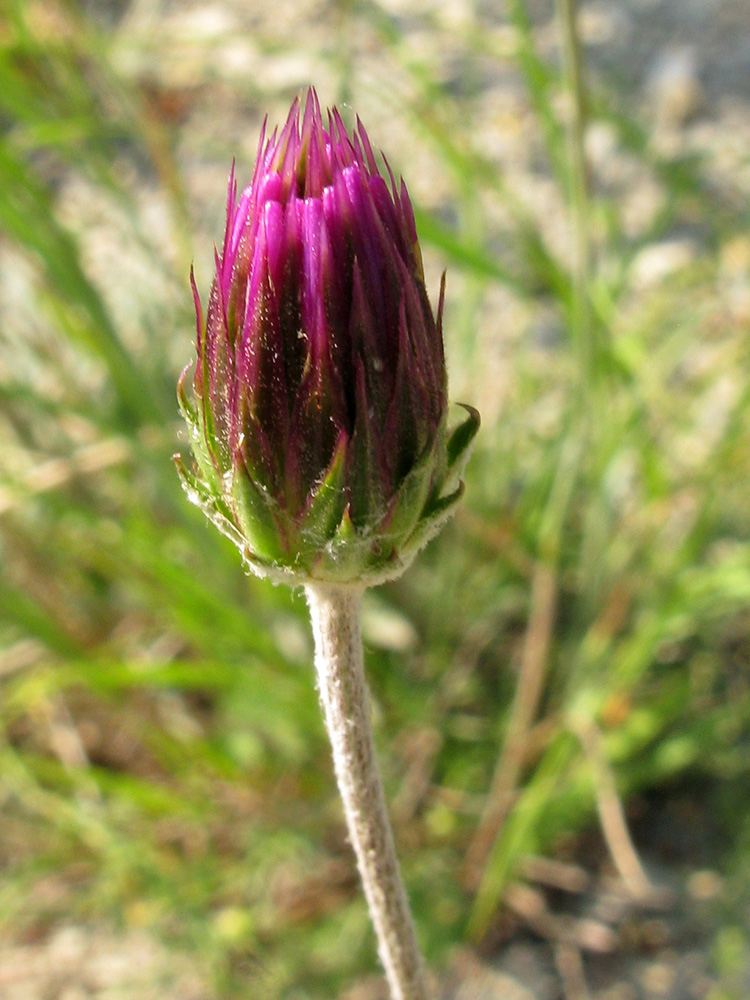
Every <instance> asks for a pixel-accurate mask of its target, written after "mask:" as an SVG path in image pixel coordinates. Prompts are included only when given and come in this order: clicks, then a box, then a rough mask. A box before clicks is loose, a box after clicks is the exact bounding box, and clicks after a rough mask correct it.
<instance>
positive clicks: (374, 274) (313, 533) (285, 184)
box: [178, 90, 478, 582]
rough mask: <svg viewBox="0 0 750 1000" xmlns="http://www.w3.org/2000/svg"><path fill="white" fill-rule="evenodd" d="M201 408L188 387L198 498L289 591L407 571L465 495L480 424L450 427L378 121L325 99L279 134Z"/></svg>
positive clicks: (223, 264)
mask: <svg viewBox="0 0 750 1000" xmlns="http://www.w3.org/2000/svg"><path fill="white" fill-rule="evenodd" d="M191 280H192V284H193V294H194V298H195V308H196V314H197V329H198V334H197V363H196V367H195V371H194V374H193V379H192V387H193V400H192V401H190V400H189V399H188V397H187V394H186V392H185V384H184V383H185V380H186V375H187V370H186V372H183V375H182V378H181V379H180V384H179V387H178V393H179V398H180V404H181V409H182V411H183V414H184V416H185V418H186V420H187V421H188V424H189V425H190V427H191V431H192V434H191V443H192V445H193V450H194V453H195V458H196V463H197V465H196V468H195V469H194V470H193V471H192V472H191V471H188V470H187V469H185V468H184V467H183V466H181V464H180V463H178V465H179V467H180V470H181V475H182V478H183V483H184V485H185V487H186V490H187V492H188V495H189V497H190V499H191V500H193V502H195V503H197V504H199V505H200V506H201V507H203V508H204V510H205V511H206V513H207V514H208V515H209V516H210V517H211V519H212V520H213V521H214V522H215V523H216V524H217V526H218V527H219V528H220V529H221V530H222V531H224V532H225V533H226V534H228V535H229V536H230V537H231V538H232V539H233V540H234V541H235V542H236V543H237V545H238V547H239V548H240V550H241V552H242V554H243V556H244V558H245V560H246V561H247V563H248V565H249V566H250V568H251V569H253V570H254V571H255V572H258V573H259V574H261V575H268V576H271V577H272V578H274V579H286V580H289V581H290V582H304V581H306V580H309V579H319V580H330V581H354V580H364V581H376V580H379V579H385V578H388V577H389V576H393V575H396V574H397V573H398V572H400V571H401V570H402V569H403V568H404V567H405V566H406V565H407V564H408V563H409V562H410V561H411V559H412V558H413V555H414V553H415V552H416V551H417V549H418V548H419V547H420V546H421V545H422V544H424V542H425V541H426V540H427V539H428V538H429V537H431V535H432V534H434V533H435V531H436V530H437V527H438V525H439V524H440V523H442V521H443V520H445V518H446V517H447V516H448V514H449V512H450V511H451V510H452V508H453V507H454V506H455V503H456V502H457V500H458V499H459V497H460V494H461V491H462V485H461V484H460V482H459V480H458V475H459V472H460V469H459V468H458V466H459V465H460V464H461V463H460V459H461V456H462V455H464V454H465V453H466V451H467V448H468V445H469V443H470V441H471V438H472V437H473V435H474V433H475V431H476V429H477V427H478V416H477V414H476V412H475V411H473V410H471V409H470V408H467V409H469V417H468V419H467V420H466V421H465V422H464V423H463V424H462V425H461V426H460V427H459V428H458V429H457V431H454V433H453V434H452V435H451V436H450V437H449V436H448V434H447V432H446V410H447V394H446V373H445V362H444V356H443V343H442V333H441V321H442V305H443V289H442V288H441V293H440V301H439V305H438V310H437V318H435V317H434V316H433V312H432V309H431V307H430V304H429V301H428V298H427V292H426V290H425V285H424V274H423V270H422V258H421V253H420V249H419V244H418V242H417V233H416V227H415V223H414V213H413V211H412V207H411V202H410V200H409V196H408V194H407V191H406V187H405V185H404V183H403V181H402V182H401V183H400V184H397V183H396V181H395V179H394V177H393V175H392V173H391V171H390V168H388V167H387V165H386V167H385V176H384V175H383V173H382V172H381V170H380V169H379V168H378V163H377V161H376V158H375V154H374V153H373V150H372V147H371V145H370V142H369V140H368V138H367V134H366V132H365V130H364V128H363V127H362V125H361V123H360V122H359V121H358V122H357V127H356V128H355V129H354V130H353V131H352V132H351V133H349V132H347V130H346V128H345V126H344V123H343V121H342V119H341V116H340V115H339V112H338V111H337V110H336V109H335V108H334V109H333V110H331V111H330V112H328V114H327V118H326V120H325V121H324V118H323V115H322V114H321V110H320V106H319V104H318V100H317V97H316V95H315V92H314V91H312V90H311V91H310V92H309V93H308V95H307V99H306V102H305V104H304V108H301V106H300V103H299V101H298V100H295V102H294V104H293V105H292V108H291V111H290V113H289V117H288V118H287V121H286V124H285V125H284V127H283V128H282V129H281V131H280V132H278V133H277V132H274V133H273V134H272V135H271V136H270V138H267V137H266V135H265V126H264V129H263V132H262V134H261V138H260V143H259V147H258V157H257V161H256V165H255V172H254V174H253V178H252V181H251V182H250V184H249V185H248V187H246V188H245V190H244V191H243V192H242V194H241V195H240V198H239V200H237V191H236V183H235V179H234V168H233V169H232V174H231V176H230V181H229V196H228V203H227V224H226V231H225V234H224V242H223V246H222V249H221V252H220V253H217V254H216V275H215V277H214V281H213V285H212V287H211V293H210V296H209V299H208V305H207V309H206V314H205V318H204V315H203V310H202V307H201V302H200V298H199V296H198V292H197V289H196V286H195V281H194V279H193V278H192V275H191Z"/></svg>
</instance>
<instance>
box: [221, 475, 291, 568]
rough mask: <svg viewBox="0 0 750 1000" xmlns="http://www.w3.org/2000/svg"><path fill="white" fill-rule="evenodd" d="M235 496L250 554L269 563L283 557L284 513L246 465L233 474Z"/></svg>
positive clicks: (240, 523) (233, 493)
mask: <svg viewBox="0 0 750 1000" xmlns="http://www.w3.org/2000/svg"><path fill="white" fill-rule="evenodd" d="M232 499H233V501H234V508H235V513H236V515H237V521H238V522H239V527H240V533H241V535H242V537H243V539H244V542H245V544H246V546H247V548H248V549H249V550H250V553H251V554H252V555H254V556H256V557H258V558H259V559H261V560H267V561H268V562H270V563H277V562H279V561H280V560H282V559H284V556H285V553H284V548H285V546H284V535H285V532H284V528H283V516H282V514H283V512H282V511H281V508H280V507H279V506H278V504H277V503H276V501H275V500H273V499H272V497H270V496H269V494H268V493H267V492H266V491H265V490H264V489H263V487H262V486H259V485H258V484H257V483H255V482H254V481H253V479H252V477H251V476H250V474H249V473H248V471H247V469H246V468H245V467H244V466H240V468H238V469H236V470H235V471H234V473H233V475H232ZM243 552H244V547H243Z"/></svg>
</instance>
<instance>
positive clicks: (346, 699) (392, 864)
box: [306, 584, 428, 1000]
mask: <svg viewBox="0 0 750 1000" xmlns="http://www.w3.org/2000/svg"><path fill="white" fill-rule="evenodd" d="M306 589H307V600H308V604H309V605H310V617H311V619H312V628H313V635H314V637H315V669H316V672H317V675H318V687H319V689H320V700H321V702H322V705H323V713H324V716H325V723H326V728H327V730H328V736H329V738H330V740H331V747H332V749H333V764H334V769H335V771H336V780H337V781H338V786H339V792H340V793H341V799H342V801H343V804H344V813H345V815H346V823H347V826H348V829H349V837H350V839H351V842H352V846H353V847H354V852H355V854H356V856H357V864H358V866H359V873H360V876H361V878H362V885H363V887H364V890H365V896H366V897H367V904H368V906H369V908H370V916H371V917H372V922H373V924H374V926H375V933H376V934H377V938H378V952H379V954H380V960H381V962H382V963H383V967H384V968H385V973H386V976H387V978H388V983H389V986H390V989H391V995H392V997H393V1000H427V998H428V992H427V981H426V977H425V972H424V967H423V965H422V958H421V955H420V953H419V947H418V945H417V938H416V933H415V931H414V923H413V920H412V916H411V912H410V910H409V904H408V902H407V899H406V893H405V891H404V886H403V883H402V881H401V874H400V872H399V866H398V861H397V860H396V850H395V847H394V843H393V833H392V831H391V824H390V821H389V819H388V812H387V809H386V804H385V795H384V794H383V786H382V785H381V782H380V776H379V774H378V769H377V764H376V762H375V745H374V742H373V737H372V727H371V725H370V709H369V697H368V692H367V686H366V683H365V675H364V664H363V656H362V638H361V635H360V626H359V620H360V605H361V599H362V592H361V590H359V589H358V588H353V587H343V586H334V585H328V584H325V585H324V584H308V586H307V588H306Z"/></svg>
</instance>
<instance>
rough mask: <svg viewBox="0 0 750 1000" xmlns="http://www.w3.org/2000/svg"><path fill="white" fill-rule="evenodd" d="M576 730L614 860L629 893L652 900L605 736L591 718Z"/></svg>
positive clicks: (579, 720)
mask: <svg viewBox="0 0 750 1000" xmlns="http://www.w3.org/2000/svg"><path fill="white" fill-rule="evenodd" d="M573 730H574V732H575V734H576V736H577V737H578V739H579V740H580V741H581V746H582V747H583V751H584V753H585V754H586V757H587V758H588V761H589V763H590V765H591V772H592V776H593V779H594V791H595V794H596V807H597V810H598V812H599V819H600V821H601V826H602V832H603V834H604V839H605V840H606V842H607V847H608V848H609V852H610V854H611V856H612V861H613V862H614V864H615V867H616V868H617V871H618V873H619V874H620V877H621V878H622V881H623V883H624V884H625V887H626V888H627V890H628V892H629V893H630V894H631V895H632V896H633V897H634V898H635V899H639V900H643V899H650V898H652V897H654V896H655V895H656V890H655V889H654V887H653V886H652V885H651V882H650V881H649V879H648V876H647V875H646V872H645V871H644V869H643V865H642V864H641V861H640V858H639V857H638V852H637V851H636V849H635V846H634V845H633V841H632V839H631V837H630V831H629V830H628V824H627V820H626V819H625V810H624V809H623V806H622V802H621V801H620V796H619V795H618V794H617V784H616V782H615V776H614V774H613V773H612V768H611V767H610V766H609V761H608V760H607V756H606V754H605V752H604V747H603V741H602V735H601V733H600V732H599V729H598V728H597V726H596V725H595V723H594V722H593V721H592V720H591V719H583V718H577V719H575V720H574V721H573Z"/></svg>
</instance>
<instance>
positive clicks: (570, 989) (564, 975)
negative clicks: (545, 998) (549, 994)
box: [555, 942, 589, 1000]
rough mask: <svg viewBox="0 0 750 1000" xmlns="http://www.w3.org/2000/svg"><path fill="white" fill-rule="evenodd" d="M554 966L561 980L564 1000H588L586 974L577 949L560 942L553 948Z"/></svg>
mask: <svg viewBox="0 0 750 1000" xmlns="http://www.w3.org/2000/svg"><path fill="white" fill-rule="evenodd" d="M555 964H556V965H557V971H558V972H559V973H560V979H561V980H562V987H563V992H564V994H565V1000H589V990H588V986H587V984H586V972H585V970H584V968H583V958H582V957H581V952H580V951H579V949H578V948H576V947H575V945H572V944H567V943H565V942H560V944H558V945H557V946H556V948H555Z"/></svg>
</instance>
